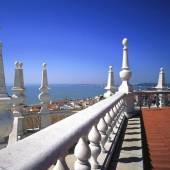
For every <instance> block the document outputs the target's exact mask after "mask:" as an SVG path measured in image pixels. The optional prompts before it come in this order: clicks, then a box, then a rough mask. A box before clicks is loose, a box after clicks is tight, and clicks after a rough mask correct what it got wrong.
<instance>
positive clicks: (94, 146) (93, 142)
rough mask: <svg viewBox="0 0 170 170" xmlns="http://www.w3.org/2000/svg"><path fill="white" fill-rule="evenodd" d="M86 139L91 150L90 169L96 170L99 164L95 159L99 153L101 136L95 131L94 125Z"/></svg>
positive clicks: (95, 126)
mask: <svg viewBox="0 0 170 170" xmlns="http://www.w3.org/2000/svg"><path fill="white" fill-rule="evenodd" d="M88 138H89V141H90V144H89V147H90V150H91V158H90V163H91V168H92V169H98V168H99V163H98V161H97V158H98V156H99V154H100V152H101V147H100V141H101V135H100V133H99V131H98V129H97V125H96V124H95V125H94V126H93V127H92V129H91V131H90V133H89V135H88Z"/></svg>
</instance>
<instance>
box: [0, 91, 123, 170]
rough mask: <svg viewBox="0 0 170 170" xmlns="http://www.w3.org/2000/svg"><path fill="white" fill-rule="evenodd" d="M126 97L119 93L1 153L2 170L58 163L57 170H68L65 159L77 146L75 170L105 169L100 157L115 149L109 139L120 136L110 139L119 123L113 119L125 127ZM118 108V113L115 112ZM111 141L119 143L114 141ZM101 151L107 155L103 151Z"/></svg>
mask: <svg viewBox="0 0 170 170" xmlns="http://www.w3.org/2000/svg"><path fill="white" fill-rule="evenodd" d="M124 97H125V94H124V93H120V92H117V93H115V94H114V95H113V96H111V97H109V98H107V99H104V100H102V101H100V102H98V103H96V104H94V105H92V106H90V107H88V108H86V109H84V110H82V111H80V112H78V113H76V114H74V115H72V116H70V117H68V118H65V119H63V120H62V121H60V122H57V123H55V124H53V125H50V126H49V127H47V128H45V129H43V130H41V131H39V132H37V133H35V134H33V135H31V136H29V137H28V138H25V139H23V140H20V141H18V142H17V143H15V144H14V145H11V146H9V147H7V148H5V149H2V150H0V165H1V168H2V169H7V170H21V169H22V170H34V169H35V170H42V169H48V168H49V167H50V166H51V165H52V164H55V163H56V162H57V163H56V165H55V167H54V170H62V169H68V167H67V165H66V162H65V156H66V153H67V152H68V150H69V149H70V148H72V147H73V146H74V145H75V144H76V143H77V144H76V147H75V156H76V158H77V160H76V162H75V169H76V170H90V169H95V168H99V169H100V168H102V164H101V161H100V159H99V158H100V157H101V155H102V154H105V155H106V154H107V153H106V152H105V151H108V148H107V146H112V145H111V144H110V145H109V143H110V142H109V141H108V137H111V135H112V137H115V138H116V137H117V136H118V135H119V134H118V132H120V131H118V130H117V133H112V132H111V134H110V136H109V134H108V126H113V125H114V126H116V124H117V122H115V123H114V124H113V122H114V121H116V120H115V119H114V117H118V118H117V119H119V120H120V119H121V120H122V122H118V124H117V125H119V127H120V125H121V123H122V124H123V118H124V116H122V115H124V110H122V109H124ZM119 101H120V102H119ZM116 106H117V110H116V109H114V108H115V107H116ZM113 110H114V114H112V116H111V114H109V113H110V112H111V111H113ZM108 115H109V116H108ZM112 128H114V127H110V129H112ZM116 128H118V127H116ZM109 133H110V132H109ZM113 134H114V135H113ZM102 135H103V136H104V137H103V139H102ZM87 136H88V138H87ZM87 139H88V140H89V142H90V144H89V142H88V141H87ZM102 140H103V141H102ZM110 140H111V139H110ZM112 141H114V142H116V140H113V138H112ZM101 148H103V151H104V153H103V152H101ZM109 149H110V148H109ZM105 158H107V156H106V157H105ZM57 160H58V161H57ZM16 162H18V163H16ZM106 162H107V161H106ZM100 166H101V167H100Z"/></svg>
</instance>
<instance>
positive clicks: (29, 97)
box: [7, 84, 105, 105]
mask: <svg viewBox="0 0 170 170" xmlns="http://www.w3.org/2000/svg"><path fill="white" fill-rule="evenodd" d="M39 87H40V85H25V95H26V103H27V104H29V105H31V104H38V103H39V102H40V101H39V99H38V95H39V93H40V91H39ZM104 87H105V86H104V85H100V84H51V85H49V95H50V99H51V100H52V101H56V100H60V99H72V100H74V99H86V98H89V97H95V96H98V95H103V93H104V92H105V90H104ZM11 89H12V86H11V85H8V86H7V91H8V94H9V95H10V96H11V95H12V90H11Z"/></svg>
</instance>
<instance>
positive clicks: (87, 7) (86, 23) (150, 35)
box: [0, 0, 170, 84]
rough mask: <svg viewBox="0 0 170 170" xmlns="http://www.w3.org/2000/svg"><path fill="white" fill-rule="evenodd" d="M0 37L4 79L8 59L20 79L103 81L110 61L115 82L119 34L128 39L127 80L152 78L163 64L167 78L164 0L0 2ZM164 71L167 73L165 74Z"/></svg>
mask: <svg viewBox="0 0 170 170" xmlns="http://www.w3.org/2000/svg"><path fill="white" fill-rule="evenodd" d="M0 4H1V5H0V11H1V12H0V40H1V41H2V42H3V44H4V48H3V58H4V66H5V75H6V82H7V83H12V82H13V74H14V73H13V72H14V64H13V63H14V62H15V61H16V60H20V61H22V62H23V63H24V78H25V82H26V83H29V84H30V83H36V84H38V83H40V79H41V64H42V63H43V62H46V63H47V66H48V76H49V83H105V82H106V79H107V71H108V66H109V65H113V69H114V75H115V81H116V83H119V82H120V79H119V71H120V67H121V61H122V44H121V41H122V38H123V37H127V38H128V39H129V63H130V67H131V70H132V74H133V76H132V79H131V82H132V83H140V82H156V81H157V77H158V73H159V68H160V67H161V66H163V67H164V68H165V71H166V79H167V81H168V82H170V40H169V39H170V1H168V0H0ZM168 74H169V75H168Z"/></svg>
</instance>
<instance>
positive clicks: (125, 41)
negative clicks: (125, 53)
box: [122, 38, 128, 46]
mask: <svg viewBox="0 0 170 170" xmlns="http://www.w3.org/2000/svg"><path fill="white" fill-rule="evenodd" d="M122 45H123V46H128V39H127V38H124V39H123V40H122Z"/></svg>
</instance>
